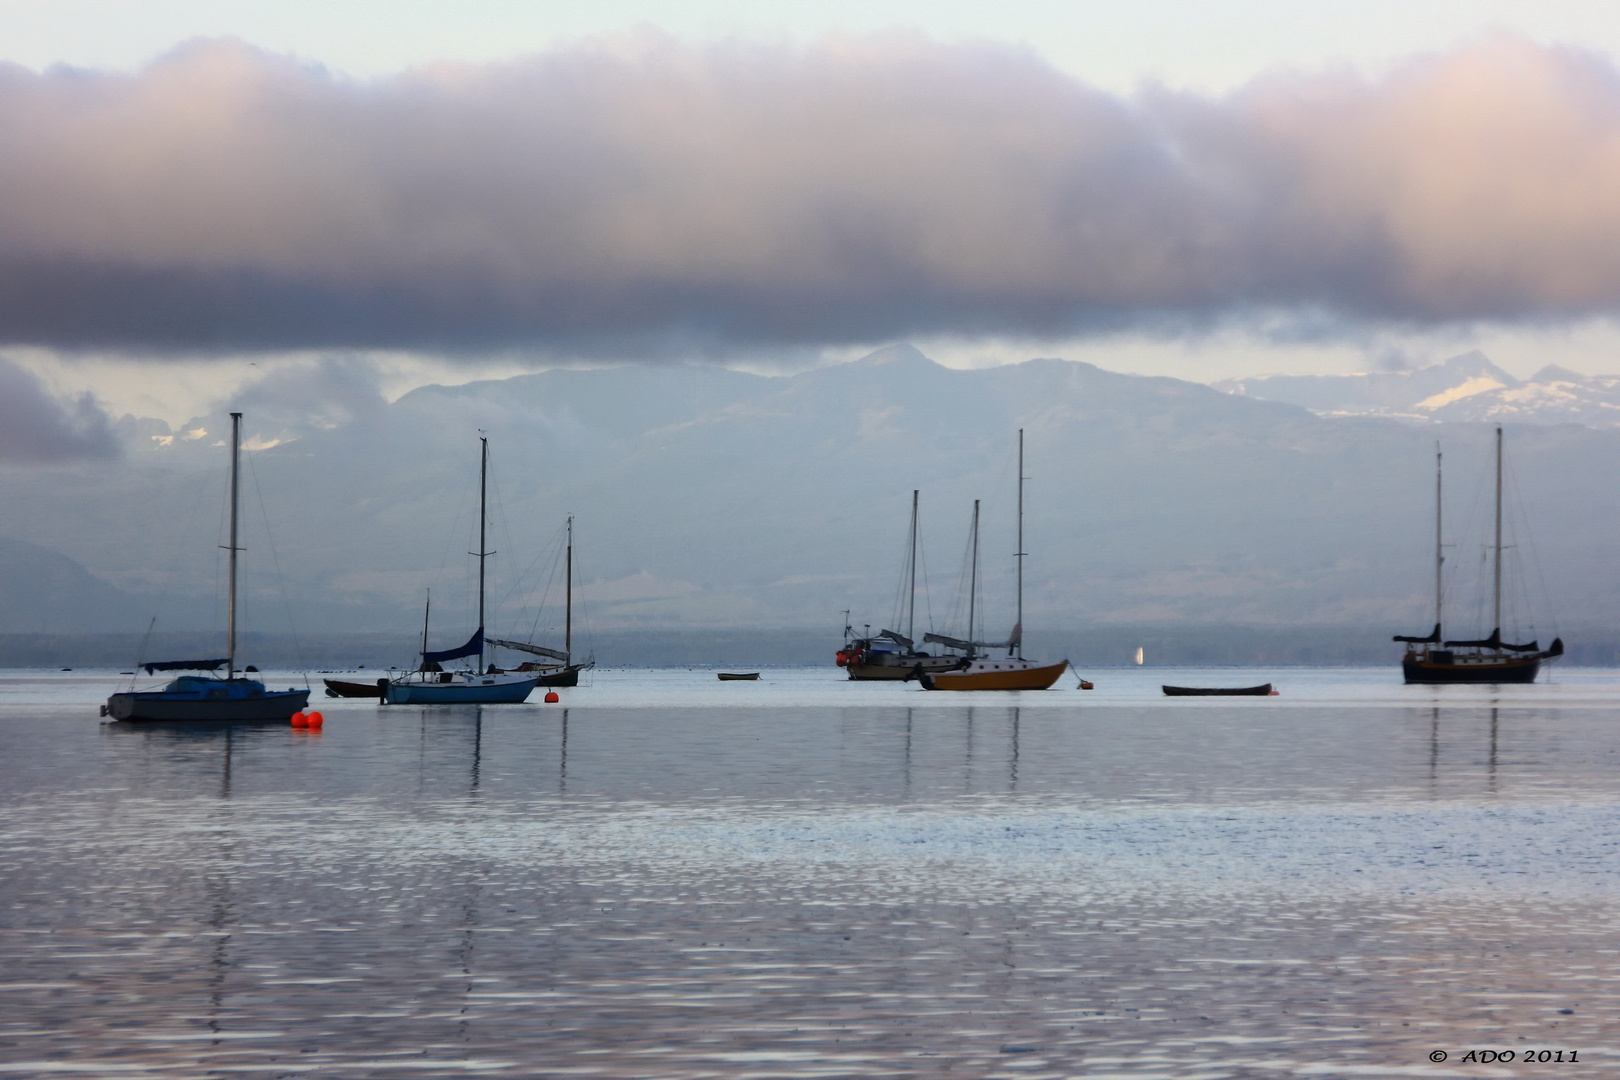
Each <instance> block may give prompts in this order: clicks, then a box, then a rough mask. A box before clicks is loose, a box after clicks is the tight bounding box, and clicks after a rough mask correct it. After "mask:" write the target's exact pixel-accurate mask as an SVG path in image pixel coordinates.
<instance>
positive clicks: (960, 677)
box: [917, 428, 1069, 690]
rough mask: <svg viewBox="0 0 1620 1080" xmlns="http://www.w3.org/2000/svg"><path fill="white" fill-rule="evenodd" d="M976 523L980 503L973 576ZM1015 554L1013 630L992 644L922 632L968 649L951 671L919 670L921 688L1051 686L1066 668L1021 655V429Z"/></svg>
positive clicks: (1063, 662) (1020, 436)
mask: <svg viewBox="0 0 1620 1080" xmlns="http://www.w3.org/2000/svg"><path fill="white" fill-rule="evenodd" d="M978 525H979V506H978V503H977V502H975V503H974V505H973V529H974V534H973V577H974V578H975V579H977V577H978V551H979V544H978ZM1014 557H1015V558H1016V559H1017V560H1018V617H1017V621H1016V622H1014V623H1013V631H1012V633H1011V634H1010V635H1008V638H1007V640H1006V642H1004V643H1000V644H995V645H983V644H982V643H980V642H975V641H972V640H967V641H956V640H954V639H951V638H945V637H942V636H939V635H936V634H927V635H924V638H923V640H925V641H935V642H939V643H940V644H942V645H947V646H950V647H952V648H963V647H965V648H966V649H967V652H968V655H967V656H965V657H963V658H962V660H961V661H959V663H958V666H957V667H956V668H955V669H954V670H951V671H940V672H934V673H932V674H930V673H927V672H918V673H917V678H918V680H919V681H920V682H921V683H922V684H923V686H924V688H926V689H929V690H1050V689H1051V688H1052V685H1053V684H1054V683H1056V682H1057V681H1058V679H1059V678H1061V677H1062V676H1063V673H1064V672H1065V671H1067V670H1069V662H1068V661H1067V660H1059V661H1058V662H1057V663H1055V664H1043V663H1040V662H1037V661H1034V660H1026V659H1025V658H1024V429H1023V428H1019V429H1018V551H1017V552H1016V553H1015V555H1014ZM976 587H977V586H976V584H975V585H970V586H969V589H968V593H969V611H971V610H972V594H973V590H974V589H975V588H976ZM972 636H973V618H972V616H971V615H969V617H968V637H969V639H971V638H972ZM981 647H983V648H995V649H1000V648H1005V649H1006V650H1007V655H1006V656H1001V657H987V656H979V655H977V652H978V649H979V648H981Z"/></svg>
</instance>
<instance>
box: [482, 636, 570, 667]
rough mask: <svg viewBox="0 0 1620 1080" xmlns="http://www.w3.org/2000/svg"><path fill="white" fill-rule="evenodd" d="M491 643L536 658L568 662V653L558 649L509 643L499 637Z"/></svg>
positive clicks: (514, 642) (522, 643)
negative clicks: (547, 657)
mask: <svg viewBox="0 0 1620 1080" xmlns="http://www.w3.org/2000/svg"><path fill="white" fill-rule="evenodd" d="M489 643H490V644H491V645H499V646H500V647H501V648H503V649H516V650H517V651H518V652H526V653H529V654H531V655H534V656H549V657H551V659H553V660H561V661H562V662H563V663H565V664H566V663H567V662H568V654H567V653H565V652H559V651H558V650H556V649H548V648H546V647H545V646H544V645H531V644H530V643H529V642H527V641H507V640H506V639H505V638H498V637H492V638H490V639H489Z"/></svg>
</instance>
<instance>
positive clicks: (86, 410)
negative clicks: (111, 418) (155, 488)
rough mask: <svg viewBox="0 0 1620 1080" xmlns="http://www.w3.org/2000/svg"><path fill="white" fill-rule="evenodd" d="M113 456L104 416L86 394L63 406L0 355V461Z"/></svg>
mask: <svg viewBox="0 0 1620 1080" xmlns="http://www.w3.org/2000/svg"><path fill="white" fill-rule="evenodd" d="M116 456H118V441H117V439H116V438H114V436H113V432H112V427H111V425H110V424H109V423H108V420H107V414H106V413H104V412H102V411H101V409H100V407H99V406H97V405H96V402H95V399H94V398H93V397H92V396H91V395H89V394H84V395H82V396H80V397H79V398H78V399H77V400H76V401H74V402H73V403H72V404H71V405H67V406H64V405H63V403H62V402H60V401H58V400H57V399H56V398H54V397H52V396H51V395H50V394H49V393H47V392H46V390H45V388H44V387H43V386H42V385H41V384H40V381H39V379H37V378H36V377H35V376H34V374H33V373H32V372H30V371H27V370H26V369H24V368H21V367H19V366H17V365H16V364H14V363H12V362H11V361H9V360H4V359H0V464H43V463H49V462H59V461H74V460H79V459H84V458H111V457H116Z"/></svg>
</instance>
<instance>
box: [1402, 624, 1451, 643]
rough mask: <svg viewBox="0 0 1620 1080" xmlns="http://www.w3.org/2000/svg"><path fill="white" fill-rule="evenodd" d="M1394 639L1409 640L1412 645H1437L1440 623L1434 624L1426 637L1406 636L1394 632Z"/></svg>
mask: <svg viewBox="0 0 1620 1080" xmlns="http://www.w3.org/2000/svg"><path fill="white" fill-rule="evenodd" d="M1395 640H1396V641H1406V642H1410V643H1411V644H1413V645H1438V644H1440V624H1439V623H1435V624H1434V629H1433V630H1432V631H1431V632H1430V633H1429V636H1428V637H1406V636H1405V635H1403V634H1396V635H1395Z"/></svg>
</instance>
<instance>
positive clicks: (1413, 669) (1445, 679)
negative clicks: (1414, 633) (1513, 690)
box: [1401, 653, 1541, 685]
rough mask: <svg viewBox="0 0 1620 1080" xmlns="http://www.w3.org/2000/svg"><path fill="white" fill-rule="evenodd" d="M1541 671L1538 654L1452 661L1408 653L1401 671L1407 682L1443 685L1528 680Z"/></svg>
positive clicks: (1467, 658) (1522, 681) (1523, 681)
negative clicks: (1436, 659)
mask: <svg viewBox="0 0 1620 1080" xmlns="http://www.w3.org/2000/svg"><path fill="white" fill-rule="evenodd" d="M1540 672H1541V657H1540V656H1535V655H1531V656H1528V657H1524V658H1520V657H1516V656H1503V657H1495V656H1483V657H1478V658H1475V657H1470V656H1459V657H1457V658H1456V659H1454V660H1453V661H1452V662H1451V663H1449V664H1447V663H1436V662H1435V661H1433V660H1430V659H1428V658H1427V657H1425V656H1423V655H1422V654H1416V655H1414V654H1411V653H1408V654H1407V655H1406V657H1405V658H1404V659H1403V660H1402V661H1401V674H1402V675H1404V676H1405V677H1406V681H1407V682H1408V683H1417V684H1422V685H1446V684H1450V683H1463V684H1478V683H1531V682H1535V681H1536V676H1537V675H1538V674H1540Z"/></svg>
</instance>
